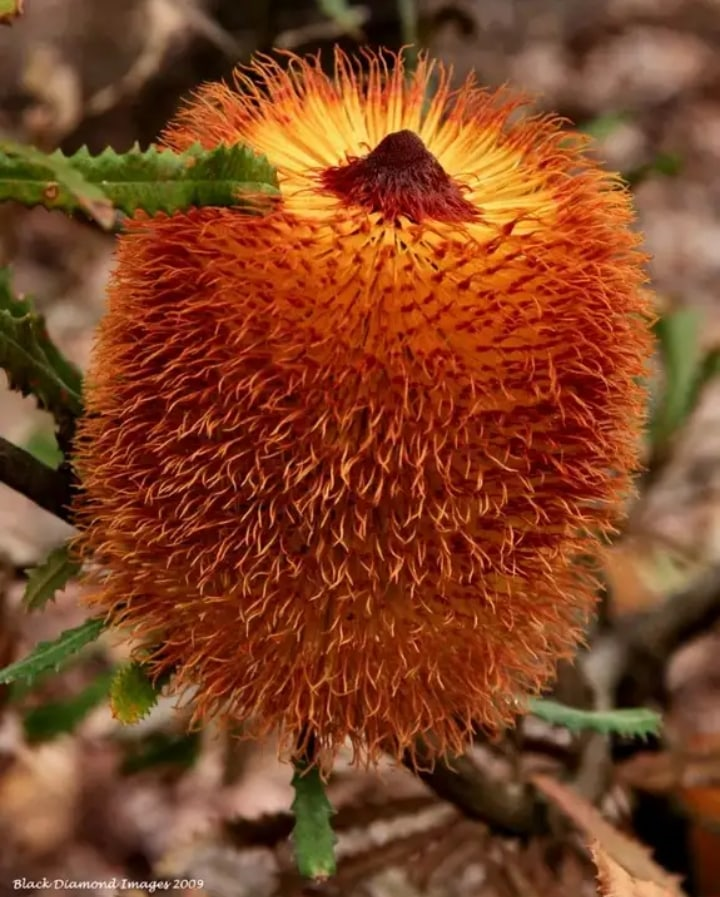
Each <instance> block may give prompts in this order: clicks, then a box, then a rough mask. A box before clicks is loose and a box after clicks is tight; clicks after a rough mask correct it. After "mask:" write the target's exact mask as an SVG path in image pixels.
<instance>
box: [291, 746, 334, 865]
mask: <svg viewBox="0 0 720 897" xmlns="http://www.w3.org/2000/svg"><path fill="white" fill-rule="evenodd" d="M292 786H293V788H294V789H295V800H294V801H293V804H292V811H293V813H294V814H295V827H294V828H293V842H294V844H295V858H296V861H297V867H298V871H299V872H300V874H301V875H304V876H305V877H306V878H312V879H314V880H315V881H325V879H327V878H329V877H330V876H331V875H334V874H335V870H336V862H335V841H336V840H337V839H336V837H335V834H334V832H333V830H332V824H331V822H330V818H331V817H332V815H333V813H334V810H333V808H332V805H331V803H330V801H329V800H328V799H327V795H326V794H325V788H324V786H323V782H322V779H321V778H320V773H319V771H318V769H317V767H316V766H313V767H312V768H310V769H304V768H303V767H302V765H301V764H299V763H298V764H296V768H295V774H294V775H293V778H292Z"/></svg>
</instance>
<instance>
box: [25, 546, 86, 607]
mask: <svg viewBox="0 0 720 897" xmlns="http://www.w3.org/2000/svg"><path fill="white" fill-rule="evenodd" d="M79 570H80V564H79V563H78V562H77V561H75V560H73V559H72V558H71V557H70V555H69V552H68V546H67V545H61V546H60V547H59V548H55V549H53V551H51V552H50V554H49V555H48V556H47V557H46V558H45V560H44V561H43V562H42V564H38V566H37V567H33V568H31V569H30V570H26V571H25V572H26V573H27V574H28V581H27V585H26V586H25V594H24V595H23V604H24V605H25V610H28V611H33V610H40V609H41V608H43V607H45V605H46V604H47V602H48V601H50V599H51V598H54V597H55V593H56V592H59V591H60V590H61V589H63V588H65V586H66V585H67V583H68V582H69V581H70V580H71V579H72V577H73V576H75V574H76V573H77V572H78V571H79Z"/></svg>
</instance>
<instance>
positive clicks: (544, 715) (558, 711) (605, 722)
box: [528, 698, 662, 738]
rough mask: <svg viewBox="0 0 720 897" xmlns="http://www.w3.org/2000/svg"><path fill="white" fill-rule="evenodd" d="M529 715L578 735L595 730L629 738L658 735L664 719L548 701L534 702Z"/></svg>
mask: <svg viewBox="0 0 720 897" xmlns="http://www.w3.org/2000/svg"><path fill="white" fill-rule="evenodd" d="M528 706H529V708H530V713H532V714H533V715H534V716H537V717H539V718H540V719H543V720H545V721H546V722H548V723H552V725H554V726H564V727H565V728H566V729H572V730H573V731H578V730H581V729H592V730H593V731H595V732H602V733H604V734H610V733H615V734H617V735H625V736H627V737H635V738H644V737H646V736H647V735H656V734H657V733H658V732H659V730H660V726H661V724H662V718H661V717H660V715H659V714H658V713H655V711H654V710H647V709H646V708H644V707H633V708H628V709H622V710H580V709H579V708H577V707H568V706H567V705H566V704H560V703H558V702H557V701H550V700H547V699H546V698H531V699H530V701H529V702H528Z"/></svg>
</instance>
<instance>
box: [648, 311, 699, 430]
mask: <svg viewBox="0 0 720 897" xmlns="http://www.w3.org/2000/svg"><path fill="white" fill-rule="evenodd" d="M655 333H656V336H657V339H658V344H659V347H660V354H661V356H662V361H663V366H664V369H665V388H664V391H663V394H662V396H661V397H660V400H659V403H658V406H657V407H656V409H655V412H654V414H653V419H652V421H651V422H650V435H651V439H652V443H653V446H662V445H665V444H667V442H668V440H669V439H670V438H671V437H672V436H673V435H674V434H675V433H676V432H677V430H678V429H679V427H680V425H681V424H682V423H683V422H684V421H685V419H686V418H687V416H688V414H689V413H690V411H691V410H692V407H693V398H694V396H695V395H696V388H695V387H696V383H697V379H698V375H699V374H700V371H701V363H702V358H701V352H700V341H699V335H700V317H699V315H698V313H697V311H696V310H695V309H680V310H678V311H675V312H672V313H671V314H667V315H664V316H663V317H662V318H660V320H659V321H658V322H657V324H656V325H655Z"/></svg>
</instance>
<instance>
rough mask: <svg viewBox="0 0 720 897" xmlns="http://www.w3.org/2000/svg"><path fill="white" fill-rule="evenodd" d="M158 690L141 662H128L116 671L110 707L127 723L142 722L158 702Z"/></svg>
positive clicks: (116, 715) (115, 714) (111, 690)
mask: <svg viewBox="0 0 720 897" xmlns="http://www.w3.org/2000/svg"><path fill="white" fill-rule="evenodd" d="M158 696H159V693H158V690H157V688H156V687H155V685H154V684H153V682H152V681H151V679H150V677H149V676H148V674H147V673H146V672H145V669H144V668H143V667H142V666H141V665H140V664H139V663H128V664H125V666H122V667H120V669H119V670H118V671H117V672H116V673H115V676H114V677H113V681H112V685H111V686H110V709H111V710H112V714H113V716H114V717H115V719H117V720H119V721H120V722H121V723H124V724H125V725H132V724H133V723H138V722H140V720H141V719H143V718H144V717H146V716H147V715H148V713H150V711H151V710H152V709H153V707H154V706H155V705H156V704H157V700H158Z"/></svg>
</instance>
